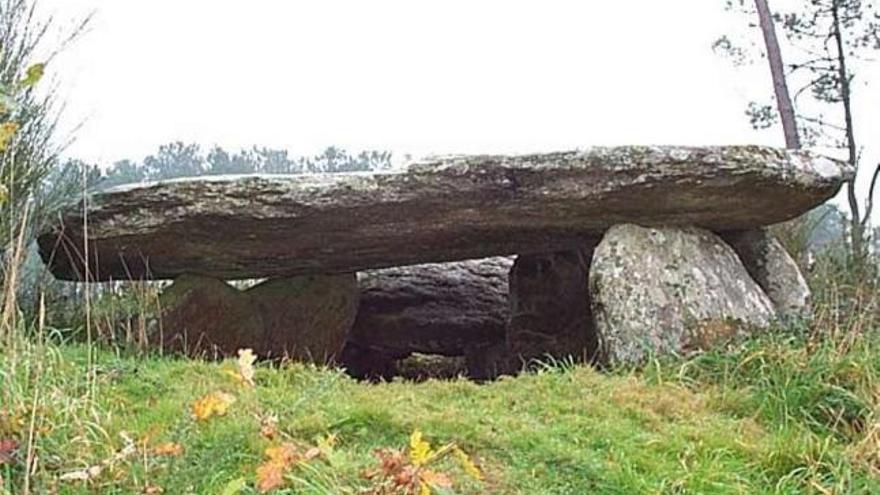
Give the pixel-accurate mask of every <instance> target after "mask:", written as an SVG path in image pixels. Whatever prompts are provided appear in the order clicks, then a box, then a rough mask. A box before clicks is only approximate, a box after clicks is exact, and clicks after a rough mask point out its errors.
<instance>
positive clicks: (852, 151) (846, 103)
mask: <svg viewBox="0 0 880 495" xmlns="http://www.w3.org/2000/svg"><path fill="white" fill-rule="evenodd" d="M831 15H832V20H833V22H834V24H833V25H832V27H831V29H832V30H831V34H832V36H833V37H834V43H835V45H836V48H837V77H838V79H839V80H840V99H841V100H842V103H843V115H844V121H845V122H846V146H847V148H849V157H848V159H847V161H848V162H849V164H850V165H851V166H852V167H853V170H855V171H856V173H858V148H857V147H856V137H855V129H854V127H853V114H852V91H851V90H850V78H849V71H848V70H847V68H846V52H845V51H844V42H843V32H842V31H841V29H840V1H839V0H834V3H833V4H832V6H831ZM856 176H857V174H856V175H853V178H852V179H850V180H849V181H848V182H847V183H846V195H847V200H848V201H849V210H850V243H851V248H852V255H853V259H854V261H856V263H860V262H861V261H862V260H863V259H864V258H865V255H866V254H867V252H866V249H865V229H864V226H863V224H862V215H861V212H860V211H859V200H858V198H857V197H856Z"/></svg>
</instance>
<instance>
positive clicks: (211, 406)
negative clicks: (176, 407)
mask: <svg viewBox="0 0 880 495" xmlns="http://www.w3.org/2000/svg"><path fill="white" fill-rule="evenodd" d="M233 402H235V397H233V396H232V395H230V394H227V393H225V392H214V393H211V394H208V395H206V396H204V397H202V398H201V399H199V400H197V401H195V402H194V403H193V405H192V415H193V418H195V419H196V420H198V421H205V420H206V419H209V418H210V417H212V416H225V415H226V413H227V411H229V405H230V404H232V403H233Z"/></svg>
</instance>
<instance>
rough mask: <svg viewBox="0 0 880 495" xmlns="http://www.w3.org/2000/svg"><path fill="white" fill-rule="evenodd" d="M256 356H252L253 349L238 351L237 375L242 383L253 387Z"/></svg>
mask: <svg viewBox="0 0 880 495" xmlns="http://www.w3.org/2000/svg"><path fill="white" fill-rule="evenodd" d="M256 360H257V356H255V355H254V351H253V349H239V350H238V373H239V374H240V375H241V380H242V382H243V383H245V384H247V385H249V386H251V387H253V386H254V362H255V361H256Z"/></svg>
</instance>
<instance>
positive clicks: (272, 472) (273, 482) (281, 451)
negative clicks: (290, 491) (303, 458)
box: [257, 443, 300, 493]
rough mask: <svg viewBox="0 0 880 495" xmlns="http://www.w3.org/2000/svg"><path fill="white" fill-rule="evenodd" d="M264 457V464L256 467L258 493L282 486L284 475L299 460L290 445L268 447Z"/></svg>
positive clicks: (295, 451)
mask: <svg viewBox="0 0 880 495" xmlns="http://www.w3.org/2000/svg"><path fill="white" fill-rule="evenodd" d="M265 455H266V459H267V460H266V462H264V463H263V464H261V465H259V466H257V489H258V490H259V491H260V493H267V492H270V491H272V490H275V489H276V488H281V487H282V486H284V473H286V472H287V470H288V469H290V466H291V465H293V464H294V463H295V462H297V461H299V459H300V456H299V453H298V452H297V449H296V446H295V445H293V444H292V443H283V444H281V445H279V446H277V447H269V448H268V449H266V452H265Z"/></svg>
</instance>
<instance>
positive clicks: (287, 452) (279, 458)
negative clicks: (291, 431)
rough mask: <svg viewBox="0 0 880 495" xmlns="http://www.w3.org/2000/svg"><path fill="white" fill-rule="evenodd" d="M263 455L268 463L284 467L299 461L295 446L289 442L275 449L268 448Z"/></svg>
mask: <svg viewBox="0 0 880 495" xmlns="http://www.w3.org/2000/svg"><path fill="white" fill-rule="evenodd" d="M265 454H266V458H268V459H269V461H270V462H278V463H281V464H283V465H285V466H289V465H291V464H293V463H294V462H295V461H296V460H297V459H299V454H298V453H297V449H296V445H294V444H292V443H289V442H285V443H282V444H281V445H279V446H277V447H269V448H268V449H266V452H265Z"/></svg>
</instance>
